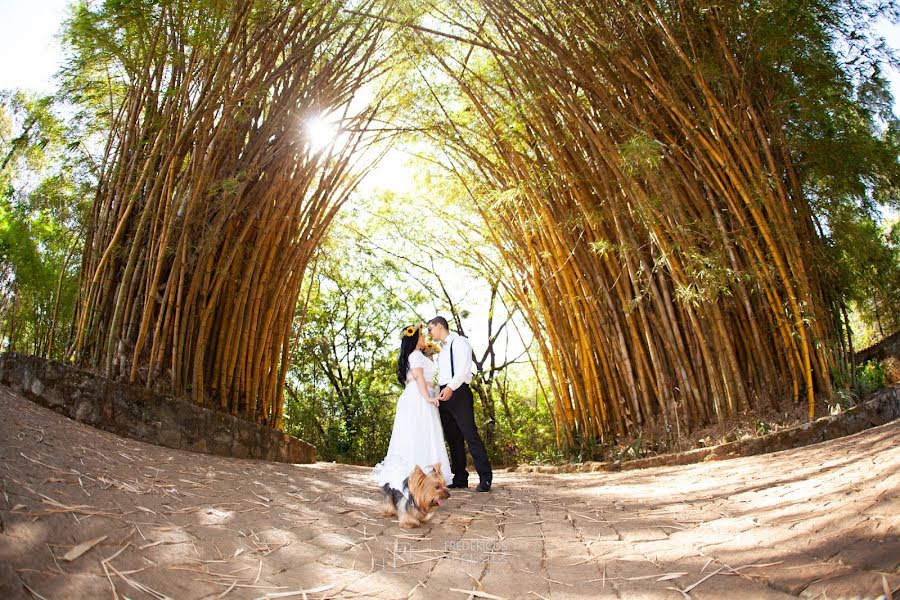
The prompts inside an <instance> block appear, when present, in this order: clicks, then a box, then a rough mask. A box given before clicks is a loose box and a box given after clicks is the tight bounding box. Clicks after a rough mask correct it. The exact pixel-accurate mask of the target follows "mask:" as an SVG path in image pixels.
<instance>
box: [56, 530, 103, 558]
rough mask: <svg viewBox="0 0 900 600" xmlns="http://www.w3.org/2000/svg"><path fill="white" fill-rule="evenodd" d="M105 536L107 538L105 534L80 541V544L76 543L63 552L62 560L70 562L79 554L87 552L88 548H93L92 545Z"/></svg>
mask: <svg viewBox="0 0 900 600" xmlns="http://www.w3.org/2000/svg"><path fill="white" fill-rule="evenodd" d="M106 538H107V536H105V535H104V536H102V537H98V538H95V539H93V540H89V541H87V542H81V543H80V544H78V545H77V546H75V547H74V548H72V549H71V550H69V551H68V552H66V553H65V554H63V560H66V561H69V562H72V561H73V560H75V559H76V558H78V557H79V556H81V555H82V554H84V553H85V552H87V551H88V550H90V549H91V548H93V547H94V546H96V545H97V544H99V543H100V542H102V541H103V540H105V539H106Z"/></svg>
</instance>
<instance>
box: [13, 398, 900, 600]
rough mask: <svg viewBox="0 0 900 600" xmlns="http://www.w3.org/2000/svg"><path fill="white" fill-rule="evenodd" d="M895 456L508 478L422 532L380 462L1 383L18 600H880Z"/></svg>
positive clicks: (886, 574) (898, 510) (885, 441)
mask: <svg viewBox="0 0 900 600" xmlns="http://www.w3.org/2000/svg"><path fill="white" fill-rule="evenodd" d="M898 441H900V422H894V423H890V424H888V425H884V426H881V427H878V428H875V429H872V430H869V431H866V432H863V433H860V434H856V435H853V436H849V437H846V438H841V439H838V440H833V441H831V442H827V443H824V444H818V445H815V446H809V447H806V448H801V449H797V450H789V451H785V452H779V453H775V454H768V455H762V456H754V457H747V458H739V459H735V460H730V461H726V462H712V463H701V464H695V465H688V466H684V467H665V468H656V469H647V470H643V471H627V472H619V473H587V474H570V475H537V474H520V473H498V474H496V476H495V479H494V491H493V492H492V493H490V494H475V493H473V492H457V493H455V494H454V495H453V497H452V498H451V500H450V502H449V505H448V506H447V508H446V509H445V510H442V511H440V512H439V513H438V516H437V517H436V518H435V520H434V521H433V522H432V523H431V524H430V525H429V526H426V527H422V528H419V529H415V530H411V531H406V530H402V529H400V528H399V527H398V526H397V524H396V523H395V522H392V521H390V520H388V519H384V518H382V517H381V516H380V515H379V512H378V497H377V492H376V490H375V488H374V486H372V485H371V484H370V483H369V482H368V480H367V475H368V472H369V469H367V468H362V467H351V466H344V465H333V464H321V463H320V464H316V465H302V466H301V465H296V466H295V465H284V464H275V463H265V462H259V461H248V460H236V459H224V458H218V457H212V456H206V455H200V454H192V453H189V452H182V451H177V450H170V449H167V448H161V447H156V446H151V445H147V444H143V443H141V442H136V441H132V440H126V439H121V438H118V437H116V436H114V435H112V434H109V433H106V432H102V431H98V430H94V429H92V428H90V427H87V426H84V425H81V424H79V423H75V422H73V421H69V420H68V419H65V418H63V417H61V416H59V415H57V414H55V413H53V412H51V411H48V410H46V409H43V408H41V407H39V406H37V405H34V404H32V403H30V402H29V401H27V400H25V399H23V398H21V397H19V396H17V395H15V394H13V393H12V392H10V391H9V390H8V389H7V388H0V456H2V459H3V463H2V470H0V486H2V488H0V491H2V497H0V597H3V598H30V597H42V598H47V599H48V600H55V599H57V598H86V597H101V596H103V597H115V595H116V594H118V595H119V596H127V597H129V598H135V599H136V598H165V597H169V598H175V599H181V598H210V599H212V598H222V597H224V598H266V597H268V598H274V597H297V598H300V597H303V595H302V592H301V590H303V591H305V592H306V594H307V596H308V597H309V598H323V597H340V598H361V597H379V598H382V597H383V598H407V597H413V598H429V599H431V598H459V599H464V598H467V597H470V594H469V593H468V592H470V591H473V590H474V591H476V592H478V593H481V594H482V597H491V596H496V597H501V598H605V597H609V598H685V597H686V596H688V597H690V598H721V597H726V596H727V597H729V598H732V599H739V598H787V597H797V596H802V597H810V598H826V597H827V598H837V597H842V596H844V597H852V596H858V597H865V596H869V597H876V596H878V595H884V594H889V593H891V592H892V591H896V590H897V589H898V586H900V575H898V560H900V531H898V528H900V497H898V496H900V494H898V490H900V473H898V469H900V444H898ZM70 559H71V560H70ZM291 592H293V594H292V595H290V596H289V595H288V594H289V593H291Z"/></svg>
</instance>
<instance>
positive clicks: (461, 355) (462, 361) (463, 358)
mask: <svg viewBox="0 0 900 600" xmlns="http://www.w3.org/2000/svg"><path fill="white" fill-rule="evenodd" d="M451 344H453V371H454V372H455V373H456V376H455V377H451V376H450V373H451V369H450V345H451ZM464 383H472V345H471V344H470V343H469V340H468V339H467V338H464V337H463V336H461V335H459V334H456V333H454V332H452V331H451V332H450V333H449V334H447V339H445V340H444V347H443V348H441V351H440V352H439V353H438V384H440V385H449V386H450V389H451V390H453V391H454V392H455V391H456V390H457V389H459V386H461V385H462V384H464Z"/></svg>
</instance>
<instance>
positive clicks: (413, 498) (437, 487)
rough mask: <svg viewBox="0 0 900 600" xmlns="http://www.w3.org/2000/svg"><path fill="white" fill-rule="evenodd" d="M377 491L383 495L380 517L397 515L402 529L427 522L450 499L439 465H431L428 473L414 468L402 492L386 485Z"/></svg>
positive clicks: (404, 483) (404, 482)
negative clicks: (381, 515)
mask: <svg viewBox="0 0 900 600" xmlns="http://www.w3.org/2000/svg"><path fill="white" fill-rule="evenodd" d="M381 491H382V493H383V494H384V502H383V510H382V513H381V514H383V515H384V516H385V517H393V516H399V517H400V527H403V528H404V529H412V528H413V527H418V526H419V525H421V524H422V523H427V522H429V521H431V519H432V517H434V513H435V511H436V510H437V509H438V507H439V506H441V505H442V504H443V503H444V500H446V499H447V498H449V497H450V492H448V491H447V483H446V482H445V481H444V476H443V475H442V474H441V465H440V464H436V465H432V466H431V472H430V473H428V474H426V473H425V472H424V471H423V470H422V469H421V468H419V466H418V465H416V468H415V469H413V471H412V473H410V474H409V477H407V478H406V479H405V480H404V481H403V489H402V490H395V489H394V488H392V487H391V486H390V484H387V483H386V484H384V486H383V487H382V488H381Z"/></svg>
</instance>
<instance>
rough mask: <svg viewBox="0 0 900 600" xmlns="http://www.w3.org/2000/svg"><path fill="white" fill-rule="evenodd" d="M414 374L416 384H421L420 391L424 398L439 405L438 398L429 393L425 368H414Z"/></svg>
mask: <svg viewBox="0 0 900 600" xmlns="http://www.w3.org/2000/svg"><path fill="white" fill-rule="evenodd" d="M412 374H413V379H415V380H416V384H417V385H418V386H419V393H420V394H421V395H422V400H425V401H426V402H428V403H429V404H433V405H434V406H437V402H438V400H437V398H432V397H431V394H429V393H428V385H427V384H426V383H425V369H422V368H414V369H413V370H412Z"/></svg>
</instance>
